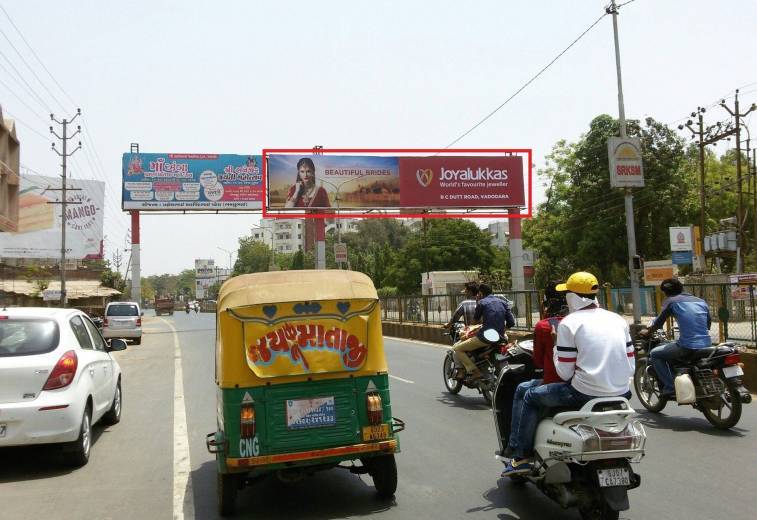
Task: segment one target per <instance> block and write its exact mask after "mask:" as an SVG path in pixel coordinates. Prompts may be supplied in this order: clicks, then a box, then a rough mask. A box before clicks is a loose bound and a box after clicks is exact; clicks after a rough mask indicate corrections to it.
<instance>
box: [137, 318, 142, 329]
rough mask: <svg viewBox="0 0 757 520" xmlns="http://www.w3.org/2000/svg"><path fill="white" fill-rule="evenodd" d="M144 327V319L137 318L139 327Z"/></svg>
mask: <svg viewBox="0 0 757 520" xmlns="http://www.w3.org/2000/svg"><path fill="white" fill-rule="evenodd" d="M141 326H142V318H137V327H141Z"/></svg>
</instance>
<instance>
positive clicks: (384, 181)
mask: <svg viewBox="0 0 757 520" xmlns="http://www.w3.org/2000/svg"><path fill="white" fill-rule="evenodd" d="M264 157H265V158H267V163H266V183H267V193H268V201H267V208H268V209H270V210H273V211H276V212H279V211H287V210H292V211H296V210H303V209H308V208H311V209H326V208H328V209H332V210H336V209H339V210H352V211H355V210H357V211H359V210H371V209H374V210H381V209H386V210H407V209H420V210H433V209H439V210H445V209H469V208H517V207H523V206H525V205H526V203H525V194H524V179H523V159H524V158H523V157H522V156H518V155H486V156H466V155H439V154H435V155H430V156H426V157H419V156H372V155H329V154H325V155H320V154H319V155H314V154H308V153H302V154H292V153H287V151H282V152H281V153H278V151H277V152H276V153H270V154H267V153H265V152H264Z"/></svg>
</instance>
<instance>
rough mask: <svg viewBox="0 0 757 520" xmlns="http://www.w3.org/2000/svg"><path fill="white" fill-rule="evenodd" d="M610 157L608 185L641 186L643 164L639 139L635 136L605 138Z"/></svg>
mask: <svg viewBox="0 0 757 520" xmlns="http://www.w3.org/2000/svg"><path fill="white" fill-rule="evenodd" d="M607 155H608V157H609V159H610V186H611V187H613V188H643V187H644V164H643V163H642V159H641V141H640V140H639V139H638V138H636V137H625V138H623V137H610V139H608V140H607Z"/></svg>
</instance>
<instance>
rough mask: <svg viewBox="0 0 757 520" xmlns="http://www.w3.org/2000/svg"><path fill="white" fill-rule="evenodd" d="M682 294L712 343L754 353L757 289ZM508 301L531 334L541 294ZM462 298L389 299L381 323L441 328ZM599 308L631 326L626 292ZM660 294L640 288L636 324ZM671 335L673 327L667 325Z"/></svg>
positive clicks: (647, 316)
mask: <svg viewBox="0 0 757 520" xmlns="http://www.w3.org/2000/svg"><path fill="white" fill-rule="evenodd" d="M685 291H686V292H690V293H691V294H693V295H694V296H697V297H699V298H702V299H704V300H705V301H706V302H707V304H708V305H709V307H710V313H711V314H712V327H711V328H710V336H711V337H712V338H713V341H726V340H728V341H736V342H738V343H741V344H744V345H747V346H751V347H753V348H757V307H756V304H757V286H755V285H737V284H686V285H685ZM500 294H502V295H503V296H505V297H506V298H507V299H508V300H510V301H511V302H513V315H514V316H515V327H514V328H516V329H520V330H532V329H533V327H534V325H535V324H536V322H537V321H539V319H540V314H539V312H540V305H539V302H541V298H542V294H541V292H539V291H507V292H503V293H500ZM463 299H464V296H463V295H462V294H435V295H428V296H392V297H383V298H381V309H382V315H383V319H384V320H387V321H396V322H400V323H419V324H425V325H441V324H444V323H447V322H448V321H449V320H450V318H451V317H452V314H453V313H454V312H455V309H456V308H457V306H458V305H459V304H460V302H461V301H462V300H463ZM598 299H599V302H600V305H602V307H604V308H605V309H608V310H611V311H614V312H617V313H618V314H621V315H623V316H624V317H626V319H627V320H628V321H629V322H631V321H632V319H633V306H632V304H631V289H630V288H629V287H604V288H603V289H602V290H601V291H600V292H599V295H598ZM663 299H664V295H663V294H662V293H661V292H660V291H659V290H658V289H656V288H655V287H642V288H641V314H642V323H643V324H645V325H646V324H648V323H649V322H650V321H651V320H652V319H653V318H654V317H655V316H656V315H657V314H658V313H659V312H660V309H661V305H662V301H663ZM669 327H670V328H671V330H672V332H675V329H674V326H673V324H672V323H671V324H670V325H669Z"/></svg>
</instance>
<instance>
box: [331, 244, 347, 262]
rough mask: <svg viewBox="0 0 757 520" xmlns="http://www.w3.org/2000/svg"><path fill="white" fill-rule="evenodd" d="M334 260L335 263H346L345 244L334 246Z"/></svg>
mask: <svg viewBox="0 0 757 520" xmlns="http://www.w3.org/2000/svg"><path fill="white" fill-rule="evenodd" d="M334 260H335V261H336V262H344V263H346V262H347V244H334Z"/></svg>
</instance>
